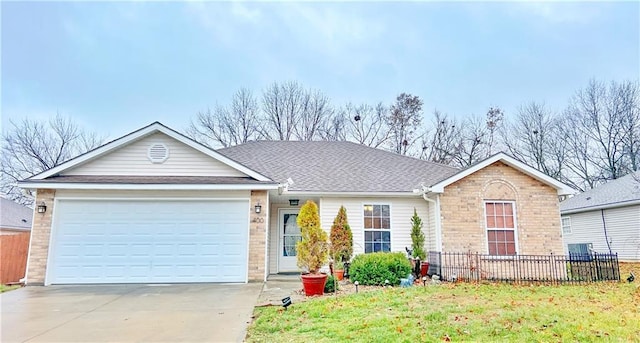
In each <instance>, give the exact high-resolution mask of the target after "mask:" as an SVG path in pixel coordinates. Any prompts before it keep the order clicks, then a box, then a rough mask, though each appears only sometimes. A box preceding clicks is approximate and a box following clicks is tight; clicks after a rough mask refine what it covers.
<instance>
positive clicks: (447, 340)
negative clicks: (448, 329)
mask: <svg viewBox="0 0 640 343" xmlns="http://www.w3.org/2000/svg"><path fill="white" fill-rule="evenodd" d="M442 340H443V341H444V342H451V337H449V335H444V336H442Z"/></svg>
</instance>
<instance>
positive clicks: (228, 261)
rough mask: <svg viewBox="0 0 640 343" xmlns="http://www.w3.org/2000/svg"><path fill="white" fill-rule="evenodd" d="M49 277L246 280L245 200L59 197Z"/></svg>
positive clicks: (74, 279) (64, 279) (75, 279)
mask: <svg viewBox="0 0 640 343" xmlns="http://www.w3.org/2000/svg"><path fill="white" fill-rule="evenodd" d="M55 211H56V212H55V217H56V224H55V225H54V240H53V247H52V258H51V261H50V263H49V268H50V272H49V275H48V278H49V282H50V283H116V282H117V283H129V282H145V283H146V282H244V281H245V279H246V271H247V265H246V264H247V225H248V221H249V219H248V216H249V213H248V212H249V204H248V202H247V201H232V202H224V201H198V202H193V201H163V200H154V201H88V200H87V201H79V200H60V201H59V202H58V203H57V205H56V209H55Z"/></svg>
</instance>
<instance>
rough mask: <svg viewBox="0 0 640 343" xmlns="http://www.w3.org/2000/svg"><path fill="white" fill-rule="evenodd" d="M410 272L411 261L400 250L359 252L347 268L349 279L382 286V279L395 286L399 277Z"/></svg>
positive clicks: (363, 283) (398, 282)
mask: <svg viewBox="0 0 640 343" xmlns="http://www.w3.org/2000/svg"><path fill="white" fill-rule="evenodd" d="M410 273H411V263H409V261H408V260H407V257H406V255H405V254H404V253H401V252H376V253H370V254H360V255H357V256H356V257H354V258H353V262H351V267H350V268H349V277H350V279H351V281H353V282H355V281H358V282H359V283H360V284H361V285H378V286H384V284H385V283H384V281H385V280H389V284H390V285H392V286H397V285H399V284H400V279H401V278H406V277H407V275H409V274H410Z"/></svg>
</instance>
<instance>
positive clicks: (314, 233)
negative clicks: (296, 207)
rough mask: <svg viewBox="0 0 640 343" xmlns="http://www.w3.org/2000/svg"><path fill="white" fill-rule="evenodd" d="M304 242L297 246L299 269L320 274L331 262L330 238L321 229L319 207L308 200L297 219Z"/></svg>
mask: <svg viewBox="0 0 640 343" xmlns="http://www.w3.org/2000/svg"><path fill="white" fill-rule="evenodd" d="M297 223H298V226H299V227H300V234H301V235H302V240H301V241H299V242H298V243H297V244H296V252H297V255H298V267H300V268H302V269H304V270H307V271H309V273H311V274H318V271H319V270H320V268H322V266H323V265H324V264H325V263H327V262H328V261H329V237H328V235H327V233H326V232H324V230H322V228H321V227H320V215H319V214H318V205H316V203H315V202H313V201H311V200H308V201H307V202H306V203H305V204H304V205H302V207H301V208H300V212H299V213H298V218H297Z"/></svg>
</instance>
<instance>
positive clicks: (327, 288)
mask: <svg viewBox="0 0 640 343" xmlns="http://www.w3.org/2000/svg"><path fill="white" fill-rule="evenodd" d="M339 289H340V286H339V285H338V280H336V278H335V277H334V276H333V275H329V276H328V277H327V283H325V284H324V292H325V293H333V292H335V291H336V290H339Z"/></svg>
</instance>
